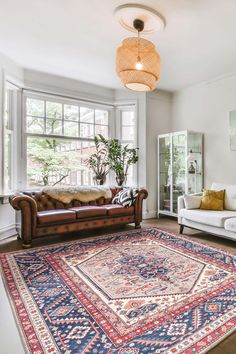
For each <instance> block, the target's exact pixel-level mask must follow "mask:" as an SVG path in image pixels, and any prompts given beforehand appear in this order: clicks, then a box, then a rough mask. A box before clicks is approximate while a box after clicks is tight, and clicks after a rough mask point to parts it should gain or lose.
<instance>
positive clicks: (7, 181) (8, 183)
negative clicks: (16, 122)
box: [4, 134, 12, 191]
mask: <svg viewBox="0 0 236 354" xmlns="http://www.w3.org/2000/svg"><path fill="white" fill-rule="evenodd" d="M11 151H12V136H11V135H10V134H5V138H4V190H5V191H9V190H11V188H12V180H11V178H12V171H11V164H12V156H11Z"/></svg>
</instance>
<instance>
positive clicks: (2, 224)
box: [0, 53, 24, 238]
mask: <svg viewBox="0 0 236 354" xmlns="http://www.w3.org/2000/svg"><path fill="white" fill-rule="evenodd" d="M4 75H5V76H6V77H10V78H13V79H14V80H15V81H17V82H18V81H19V82H23V78H24V73H23V69H22V68H21V67H20V66H18V65H17V64H15V63H14V62H13V61H12V60H10V59H9V58H7V57H6V56H5V55H3V54H1V53H0V122H1V121H2V119H3V102H2V98H3V92H2V90H3V89H4ZM1 126H2V125H1V124H0V129H1ZM0 141H2V131H0ZM0 166H2V144H0ZM0 175H1V174H0ZM14 233H15V211H14V209H13V208H12V207H11V206H10V204H9V203H7V204H0V238H2V237H7V236H11V235H13V234H14Z"/></svg>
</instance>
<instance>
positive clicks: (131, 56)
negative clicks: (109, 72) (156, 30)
mask: <svg viewBox="0 0 236 354" xmlns="http://www.w3.org/2000/svg"><path fill="white" fill-rule="evenodd" d="M138 56H139V58H140V62H141V63H142V69H141V70H137V69H136V64H137V58H138ZM116 72H117V74H118V75H119V77H120V79H121V81H122V83H123V84H124V86H125V87H127V88H129V89H130V90H133V91H152V90H154V89H155V88H156V82H157V81H158V80H159V78H160V55H159V54H158V53H157V52H156V49H155V46H154V44H153V43H152V42H150V41H148V40H146V39H143V38H140V39H138V38H133V37H132V38H126V39H125V40H123V42H122V45H121V46H120V47H119V48H118V49H117V53H116Z"/></svg>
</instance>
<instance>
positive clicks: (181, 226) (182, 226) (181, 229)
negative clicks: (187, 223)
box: [179, 224, 184, 235]
mask: <svg viewBox="0 0 236 354" xmlns="http://www.w3.org/2000/svg"><path fill="white" fill-rule="evenodd" d="M183 231H184V225H181V224H180V225H179V233H180V234H181V235H182V233H183Z"/></svg>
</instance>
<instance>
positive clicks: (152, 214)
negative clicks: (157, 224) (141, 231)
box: [143, 210, 157, 220]
mask: <svg viewBox="0 0 236 354" xmlns="http://www.w3.org/2000/svg"><path fill="white" fill-rule="evenodd" d="M156 218H157V211H156V210H147V211H145V212H144V213H143V220H147V219H156Z"/></svg>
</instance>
